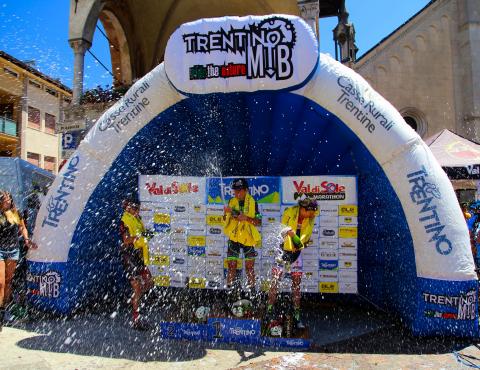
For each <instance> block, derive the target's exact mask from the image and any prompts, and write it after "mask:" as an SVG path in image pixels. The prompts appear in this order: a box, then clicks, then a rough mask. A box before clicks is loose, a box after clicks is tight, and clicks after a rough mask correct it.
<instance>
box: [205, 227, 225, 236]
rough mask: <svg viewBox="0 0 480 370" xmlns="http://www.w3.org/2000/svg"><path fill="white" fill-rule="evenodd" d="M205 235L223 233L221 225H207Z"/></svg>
mask: <svg viewBox="0 0 480 370" xmlns="http://www.w3.org/2000/svg"><path fill="white" fill-rule="evenodd" d="M207 235H211V236H219V235H223V227H221V226H207Z"/></svg>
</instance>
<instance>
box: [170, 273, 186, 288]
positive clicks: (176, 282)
mask: <svg viewBox="0 0 480 370" xmlns="http://www.w3.org/2000/svg"><path fill="white" fill-rule="evenodd" d="M187 279H188V278H187V277H186V276H184V275H172V276H170V286H171V287H173V288H186V287H187Z"/></svg>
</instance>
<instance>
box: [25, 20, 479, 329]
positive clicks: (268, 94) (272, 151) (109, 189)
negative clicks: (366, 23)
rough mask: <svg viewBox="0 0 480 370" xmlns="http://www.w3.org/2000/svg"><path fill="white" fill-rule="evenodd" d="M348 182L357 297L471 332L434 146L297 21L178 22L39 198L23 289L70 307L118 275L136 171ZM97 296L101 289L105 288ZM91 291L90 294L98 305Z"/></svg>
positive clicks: (451, 202)
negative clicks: (159, 54) (148, 66)
mask: <svg viewBox="0 0 480 370" xmlns="http://www.w3.org/2000/svg"><path fill="white" fill-rule="evenodd" d="M212 160H215V161H216V162H217V163H218V165H219V167H220V169H221V172H222V173H223V175H224V176H229V175H245V176H247V175H252V176H261V175H266V176H292V175H295V176H296V175H319V174H322V175H355V176H356V177H357V181H358V182H357V183H358V203H359V213H360V215H363V217H361V218H360V220H359V246H358V251H359V256H358V275H359V276H358V279H359V282H358V287H359V294H361V295H363V296H365V297H366V298H368V299H369V300H371V301H372V302H374V303H376V304H377V305H380V306H382V307H384V308H386V309H388V310H391V311H392V312H396V313H397V314H399V315H400V316H401V317H402V319H403V320H404V322H406V323H407V324H408V325H409V326H410V327H411V328H412V330H413V332H414V333H416V334H421V335H426V334H453V335H461V336H474V335H477V334H478V309H477V306H478V305H477V298H476V297H477V293H478V292H477V286H478V281H477V277H476V274H475V272H474V263H473V259H472V255H471V252H470V243H469V237H468V231H467V227H466V225H465V222H464V220H463V216H462V213H461V211H460V208H459V206H458V203H457V199H456V197H455V193H454V191H453V189H452V186H451V185H450V182H449V181H448V179H447V177H446V175H445V173H444V172H443V171H442V169H441V168H440V166H439V165H438V163H437V162H436V160H435V159H434V157H433V156H432V154H431V152H430V150H429V149H428V148H427V146H426V145H425V144H424V143H423V141H422V140H421V139H420V137H419V136H418V135H417V134H416V133H415V132H414V131H413V130H412V129H411V128H410V127H409V126H408V125H407V124H406V123H405V122H404V120H403V119H402V117H401V116H400V114H399V113H398V112H397V111H396V110H395V109H394V108H393V107H392V106H391V105H390V104H389V103H388V102H387V101H385V100H384V99H383V98H382V97H381V96H380V95H379V94H377V93H376V92H375V91H373V90H372V88H371V87H370V86H369V85H368V84H367V82H366V81H365V80H364V79H363V78H362V77H360V76H359V75H357V74H356V73H355V72H353V71H352V70H351V69H349V68H347V67H345V66H343V65H341V64H340V63H338V62H336V61H334V60H333V59H331V58H330V57H328V56H326V55H322V54H319V53H318V45H317V42H316V38H315V36H314V34H313V33H312V31H311V30H310V28H309V27H308V26H307V25H306V24H305V23H304V22H303V21H302V20H300V19H299V18H296V17H292V16H285V15H274V16H268V17H244V18H238V17H227V18H217V19H205V20H199V21H196V22H193V23H188V24H185V25H182V26H181V27H180V28H179V29H178V30H177V31H176V32H175V33H174V34H173V35H172V36H171V38H170V41H169V43H168V45H167V49H166V54H165V62H164V63H162V64H161V65H159V66H158V67H156V68H155V69H154V70H153V71H151V72H150V73H149V74H147V75H146V76H145V77H144V78H142V79H141V80H140V81H137V82H136V83H135V84H134V85H133V86H132V88H131V89H130V90H129V91H128V93H127V94H126V95H125V96H124V98H123V99H122V100H121V101H119V102H117V103H116V104H115V105H114V106H112V107H111V108H110V109H109V110H108V111H106V112H105V113H104V114H103V116H102V117H101V118H100V119H99V120H98V122H97V123H96V125H95V126H94V127H93V128H92V129H91V130H90V132H89V133H88V135H87V137H86V138H85V139H84V140H83V141H82V143H81V144H80V146H79V148H78V149H77V151H76V152H75V154H73V155H72V156H71V158H70V159H69V161H68V162H67V164H66V165H65V166H64V168H63V169H62V171H61V172H60V174H59V175H58V177H57V178H56V180H55V182H54V184H53V186H52V187H51V189H50V192H49V194H48V195H47V198H46V201H45V202H44V204H43V205H42V207H41V209H40V212H39V216H38V218H37V222H36V232H35V235H34V238H35V240H36V242H37V243H38V245H39V248H38V250H34V251H31V252H30V254H29V275H28V284H29V298H30V300H31V302H32V303H33V304H35V305H37V306H38V307H41V308H44V309H47V310H51V311H56V312H61V313H68V312H71V311H72V310H74V309H75V308H76V307H79V306H82V305H84V304H85V303H87V302H89V301H91V300H92V299H98V298H97V297H100V298H101V297H103V296H104V295H108V294H110V293H111V292H112V291H113V290H114V287H115V286H116V285H118V284H119V281H121V279H120V277H121V275H120V267H119V266H120V261H119V254H118V243H119V240H118V239H119V235H118V220H119V218H120V212H121V209H120V204H121V199H122V198H123V197H124V196H126V195H128V194H132V193H133V192H136V191H137V190H138V189H136V186H137V178H138V175H139V174H164V175H168V174H176V175H185V176H207V175H211V174H209V171H210V170H209V163H210V162H211V161H212ZM99 294H100V296H99ZM94 297H95V298H94Z"/></svg>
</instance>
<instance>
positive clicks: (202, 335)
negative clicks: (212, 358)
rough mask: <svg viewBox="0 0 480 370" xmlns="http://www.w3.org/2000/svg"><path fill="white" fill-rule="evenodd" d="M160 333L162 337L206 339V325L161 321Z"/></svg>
mask: <svg viewBox="0 0 480 370" xmlns="http://www.w3.org/2000/svg"><path fill="white" fill-rule="evenodd" d="M160 333H161V336H162V338H164V339H186V340H194V341H199V340H207V325H206V324H193V323H183V322H161V323H160Z"/></svg>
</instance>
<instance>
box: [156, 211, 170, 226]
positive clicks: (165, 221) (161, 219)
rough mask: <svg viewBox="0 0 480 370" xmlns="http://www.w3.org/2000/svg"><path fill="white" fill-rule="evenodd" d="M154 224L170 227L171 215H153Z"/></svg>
mask: <svg viewBox="0 0 480 370" xmlns="http://www.w3.org/2000/svg"><path fill="white" fill-rule="evenodd" d="M153 223H154V224H162V225H170V215H169V214H168V213H155V214H154V215H153Z"/></svg>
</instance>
